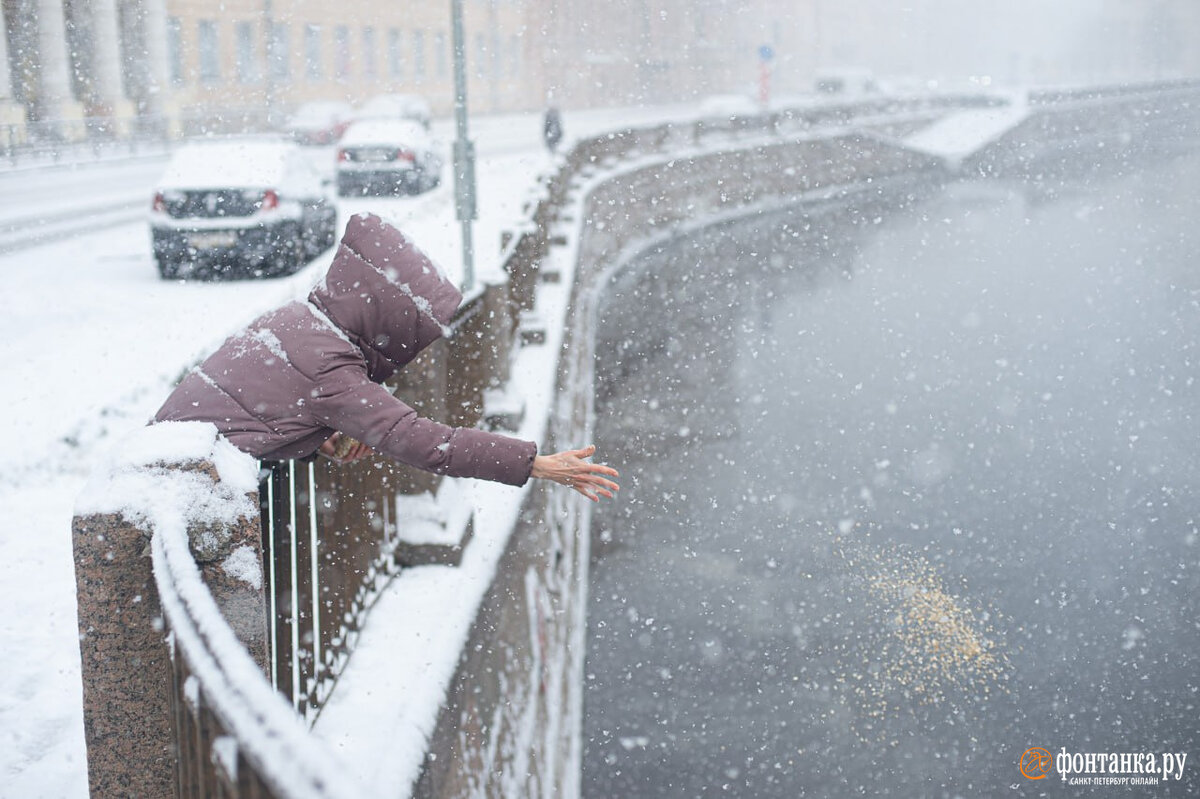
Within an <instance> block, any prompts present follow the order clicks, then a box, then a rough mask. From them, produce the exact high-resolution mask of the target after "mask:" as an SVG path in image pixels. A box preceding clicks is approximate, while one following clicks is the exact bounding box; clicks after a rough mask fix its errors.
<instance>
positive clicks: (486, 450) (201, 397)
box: [154, 214, 537, 485]
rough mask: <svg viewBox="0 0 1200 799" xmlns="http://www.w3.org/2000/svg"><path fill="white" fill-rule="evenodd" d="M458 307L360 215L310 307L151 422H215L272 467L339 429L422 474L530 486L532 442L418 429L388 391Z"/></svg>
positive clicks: (417, 421) (264, 333)
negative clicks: (394, 376) (389, 382)
mask: <svg viewBox="0 0 1200 799" xmlns="http://www.w3.org/2000/svg"><path fill="white" fill-rule="evenodd" d="M460 302H462V295H461V294H460V293H459V291H458V289H456V288H455V287H454V286H453V285H452V284H451V283H450V282H449V281H447V280H446V279H445V278H444V277H443V276H442V275H441V273H440V272H439V271H438V269H437V268H436V267H435V266H434V265H433V264H432V263H431V262H430V261H429V259H428V258H426V257H425V255H424V254H423V253H422V252H421V251H420V250H418V249H417V248H416V247H414V246H413V245H412V244H411V243H409V241H408V240H407V239H405V237H404V235H403V234H402V233H400V231H398V230H397V229H396V228H394V227H392V226H391V225H388V224H387V223H385V222H384V221H383V220H381V219H379V217H377V216H373V215H369V214H359V215H356V216H354V217H352V218H351V219H350V221H349V223H348V224H347V226H346V233H345V235H344V236H343V237H342V241H341V244H340V246H339V247H338V250H337V253H336V255H335V256H334V259H333V264H332V265H331V266H330V267H329V272H328V274H327V275H326V277H325V279H324V280H323V281H322V282H321V283H320V284H319V285H318V286H316V287H315V288H314V289H313V290H312V292H311V293H310V294H309V295H308V299H307V301H305V302H292V303H289V304H287V305H285V306H283V307H282V308H279V309H277V310H274V311H271V312H269V313H266V314H264V315H262V316H260V317H259V318H258V319H256V320H254V321H253V322H252V323H250V324H249V325H248V326H247V327H246V329H244V330H242V331H241V332H239V333H237V334H236V335H234V336H233V337H231V338H230V339H229V340H227V341H226V342H225V343H224V344H223V345H221V347H220V348H219V349H218V350H217V351H216V352H215V353H213V354H212V356H210V357H209V358H208V359H207V360H205V361H204V363H202V364H200V366H198V367H196V368H195V369H193V370H192V371H191V372H189V373H188V374H187V376H186V377H184V379H183V380H182V382H180V384H179V386H178V387H177V388H176V389H175V391H174V392H173V393H172V394H171V396H170V397H168V398H167V401H166V402H165V403H164V404H163V406H162V408H161V409H159V411H158V413H157V414H156V415H155V417H154V421H156V422H162V421H205V422H212V423H214V424H215V425H216V426H217V429H218V430H220V431H221V433H222V434H223V435H224V436H225V437H226V438H227V439H229V441H230V442H231V443H233V445H234V446H236V447H238V448H239V449H241V450H243V451H244V452H248V453H249V454H251V455H254V456H255V457H258V458H265V459H273V460H286V459H290V458H303V457H306V456H309V455H311V454H313V453H314V452H315V451H316V450H317V448H318V447H319V446H320V445H321V443H322V442H323V441H325V439H327V438H329V436H331V435H332V434H333V433H334V432H335V431H338V432H341V433H344V434H346V435H349V436H353V437H354V438H357V439H358V440H359V441H362V442H363V443H365V444H367V445H369V446H370V447H371V448H372V449H374V450H375V451H376V452H379V453H381V454H383V455H387V456H388V457H391V458H394V459H395V460H397V461H400V462H401V463H406V464H408V465H410V466H415V467H417V468H419V469H424V470H426V471H430V472H436V473H438V474H445V475H450V476H452V477H477V478H480V479H483V480H494V481H496V482H500V483H508V484H510V485H523V484H524V483H525V481H526V480H528V479H529V472H530V469H532V467H533V459H534V456H535V455H536V454H537V446H536V445H535V444H534V443H533V442H531V441H521V440H518V439H515V438H510V437H508V436H502V435H497V434H494V433H488V432H485V431H482V430H475V429H471V428H462V427H457V428H456V427H448V426H446V425H443V424H439V423H437V422H434V421H430V420H429V419H422V418H420V417H418V416H417V414H416V412H415V411H414V410H413V409H412V408H410V407H409V406H408V405H406V404H404V403H403V402H402V401H400V400H399V399H397V398H396V397H394V396H392V394H391V392H389V391H388V390H387V389H386V388H384V387H383V386H381V385H380V383H381V382H382V381H383V380H386V379H387V378H388V377H390V376H391V375H392V374H394V373H395V372H396V371H397V370H398V369H400V368H401V367H403V366H404V365H405V364H406V363H408V362H409V361H411V360H412V359H413V358H414V357H416V355H417V353H418V352H420V351H421V350H422V349H424V348H425V347H426V346H428V345H429V344H430V343H432V342H433V341H435V340H436V339H437V338H438V337H440V336H441V335H443V333H444V332H445V325H446V324H448V323H449V321H450V318H451V316H452V315H453V313H454V311H455V310H456V309H457V308H458V305H459V303H460Z"/></svg>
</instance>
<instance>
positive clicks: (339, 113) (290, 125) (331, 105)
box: [284, 100, 354, 147]
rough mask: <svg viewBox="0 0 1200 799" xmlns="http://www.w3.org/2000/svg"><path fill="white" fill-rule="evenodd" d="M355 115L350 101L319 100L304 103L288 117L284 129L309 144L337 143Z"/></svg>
mask: <svg viewBox="0 0 1200 799" xmlns="http://www.w3.org/2000/svg"><path fill="white" fill-rule="evenodd" d="M353 117H354V109H353V108H351V107H350V104H349V103H343V102H339V101H337V100H318V101H315V102H311V103H304V104H303V105H301V106H300V107H299V108H297V109H296V110H295V112H293V113H292V115H291V116H290V117H288V119H287V122H286V123H285V124H284V129H285V130H286V131H287V133H288V134H289V135H290V136H291V137H292V138H293V139H295V140H296V141H297V142H299V143H300V144H303V145H307V146H315V147H321V146H327V145H330V144H336V143H337V140H338V139H340V138H342V134H343V133H344V132H345V131H346V126H347V125H349V124H350V120H351V119H352V118H353Z"/></svg>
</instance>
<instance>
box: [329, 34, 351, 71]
mask: <svg viewBox="0 0 1200 799" xmlns="http://www.w3.org/2000/svg"><path fill="white" fill-rule="evenodd" d="M333 77H334V78H336V79H337V80H339V81H344V80H346V79H347V78H349V77H350V29H349V28H347V27H346V26H345V25H338V26H337V27H336V28H334V29H333Z"/></svg>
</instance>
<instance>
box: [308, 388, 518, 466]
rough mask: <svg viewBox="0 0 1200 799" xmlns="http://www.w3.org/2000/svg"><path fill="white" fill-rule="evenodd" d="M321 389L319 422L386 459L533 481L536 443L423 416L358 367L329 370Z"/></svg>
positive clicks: (316, 407) (316, 406)
mask: <svg viewBox="0 0 1200 799" xmlns="http://www.w3.org/2000/svg"><path fill="white" fill-rule="evenodd" d="M317 385H318V386H320V389H319V391H318V392H317V396H315V397H312V398H311V401H310V403H309V410H310V412H311V413H312V414H313V416H314V417H315V418H316V420H317V421H319V422H320V423H321V424H323V425H325V426H327V427H329V428H331V429H333V430H337V431H339V432H341V433H342V434H344V435H348V436H351V437H352V438H355V439H358V440H359V441H360V442H362V444H364V445H366V446H367V447H370V448H371V449H372V450H374V451H375V452H378V453H379V454H381V455H385V456H387V457H389V458H392V459H393V460H396V461H399V462H400V463H404V464H407V465H409V466H414V467H416V468H418V469H423V470H424V471H428V472H433V473H435V474H444V475H449V476H451V477H474V478H478V479H481V480H492V481H494V482H498V483H505V484H508V485H518V486H519V485H524V484H525V482H526V481H527V480H528V479H529V477H530V472H531V471H532V468H533V461H534V458H535V456H536V455H537V445H536V444H534V443H533V442H532V441H523V440H521V439H517V438H513V437H511V436H505V435H500V434H498V433H490V432H487V431H485V430H477V429H475V428H470V427H450V426H449V425H444V424H441V423H439V422H435V421H433V420H432V419H425V418H422V417H420V416H418V415H417V412H416V411H415V410H414V409H413V408H411V407H410V406H409V405H407V404H405V403H404V402H403V401H401V400H399V399H397V398H396V397H395V396H393V395H392V393H391V392H390V391H389V390H388V389H386V388H384V387H383V386H381V385H379V384H378V383H375V382H372V381H371V380H370V378H368V377H367V374H366V370H365V369H363V368H362V367H361V366H360V365H358V364H346V365H340V366H337V367H335V368H332V369H330V370H328V371H327V372H326V373H325V374H323V375H321V376H320V380H319V381H318V382H317ZM334 443H336V442H334ZM332 445H333V444H332V443H331V444H330V445H329V446H330V447H332ZM323 446H324V445H323ZM328 448H329V447H327V449H328Z"/></svg>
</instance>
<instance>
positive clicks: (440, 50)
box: [433, 31, 450, 81]
mask: <svg viewBox="0 0 1200 799" xmlns="http://www.w3.org/2000/svg"><path fill="white" fill-rule="evenodd" d="M433 68H434V69H436V70H437V77H438V80H441V81H444V80H446V78H447V77H449V74H450V59H449V58H447V56H446V32H445V31H438V32H437V33H435V34H434V35H433Z"/></svg>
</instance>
